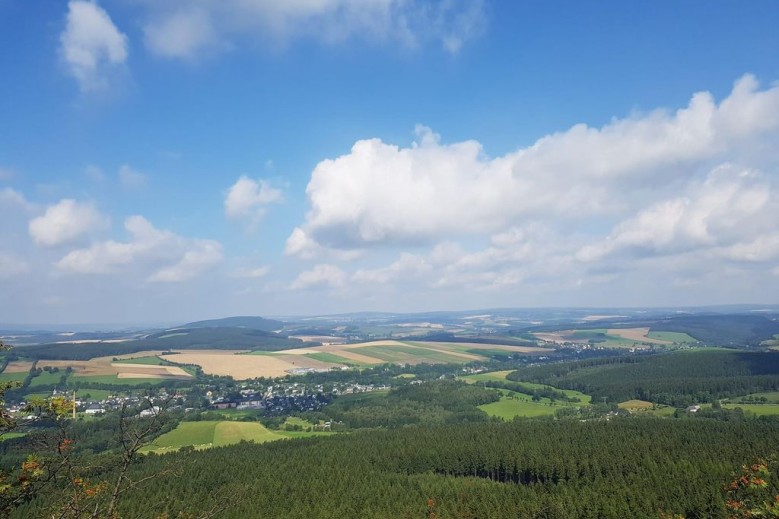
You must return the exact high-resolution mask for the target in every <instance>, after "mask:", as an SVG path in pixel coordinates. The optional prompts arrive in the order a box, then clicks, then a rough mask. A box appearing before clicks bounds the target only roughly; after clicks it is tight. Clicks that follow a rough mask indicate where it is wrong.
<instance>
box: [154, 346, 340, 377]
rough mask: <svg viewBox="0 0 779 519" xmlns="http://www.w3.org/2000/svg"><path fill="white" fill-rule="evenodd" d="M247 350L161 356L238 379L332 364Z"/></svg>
mask: <svg viewBox="0 0 779 519" xmlns="http://www.w3.org/2000/svg"><path fill="white" fill-rule="evenodd" d="M245 353H246V350H186V351H180V352H178V353H176V354H175V355H162V357H161V358H163V359H165V360H169V361H171V362H178V363H181V364H197V365H198V366H200V367H201V368H203V371H204V372H206V373H209V374H212V375H229V376H231V377H233V378H235V379H238V380H245V379H248V378H256V377H283V376H284V375H287V374H288V373H287V370H289V369H295V368H315V369H328V368H330V367H331V366H332V364H327V363H324V362H320V361H316V360H314V359H309V358H307V357H305V356H303V355H297V354H288V353H287V352H275V353H274V354H272V355H270V354H269V355H246V354H245Z"/></svg>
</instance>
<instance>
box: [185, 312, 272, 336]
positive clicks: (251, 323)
mask: <svg viewBox="0 0 779 519" xmlns="http://www.w3.org/2000/svg"><path fill="white" fill-rule="evenodd" d="M181 328H249V329H251V330H261V331H263V332H275V331H276V330H281V329H282V328H284V323H283V322H281V321H274V320H273V319H265V318H263V317H255V316H239V317H225V318H222V319H207V320H205V321H195V322H193V323H187V324H184V325H182V326H181Z"/></svg>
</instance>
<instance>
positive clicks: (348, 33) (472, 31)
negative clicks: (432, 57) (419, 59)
mask: <svg viewBox="0 0 779 519" xmlns="http://www.w3.org/2000/svg"><path fill="white" fill-rule="evenodd" d="M146 5H147V7H148V11H147V20H146V22H145V24H144V27H143V30H144V34H145V42H146V46H147V47H148V48H149V49H150V50H151V51H152V52H154V53H156V54H158V55H160V56H163V57H167V58H179V59H186V60H192V59H197V58H199V57H200V56H202V55H203V54H204V53H210V52H218V51H220V50H222V49H226V48H229V47H231V46H232V45H234V43H233V42H235V41H237V40H241V39H247V38H259V39H263V40H265V41H269V42H271V43H274V44H286V43H287V42H290V41H292V40H296V39H310V38H313V39H317V40H319V41H322V42H325V43H328V44H336V43H340V42H344V41H347V40H350V39H354V38H360V39H363V40H369V41H377V42H395V43H400V44H401V45H404V46H406V47H415V46H419V45H422V44H425V43H427V42H430V41H435V42H438V43H439V44H440V45H441V47H442V48H444V49H445V50H447V51H448V52H451V53H456V52H458V51H459V50H460V48H461V47H462V46H463V44H464V43H465V42H467V41H468V40H470V39H472V38H475V37H477V36H478V35H479V34H480V33H481V32H482V31H483V29H484V26H485V23H486V17H485V13H484V5H483V0H466V1H464V2H451V1H449V0H438V1H433V2H428V1H422V0H377V1H372V2H365V1H364V0H321V1H315V2H312V1H310V0H285V1H283V2H268V1H266V0H222V1H220V2H213V1H211V0H191V1H189V2H186V3H183V2H178V3H173V4H172V3H169V2H168V3H161V2H152V1H148V2H146Z"/></svg>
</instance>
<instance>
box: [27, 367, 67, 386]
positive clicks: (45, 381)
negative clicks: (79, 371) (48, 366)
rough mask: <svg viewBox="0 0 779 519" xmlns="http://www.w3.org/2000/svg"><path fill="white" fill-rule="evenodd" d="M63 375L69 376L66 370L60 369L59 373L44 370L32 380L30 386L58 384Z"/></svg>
mask: <svg viewBox="0 0 779 519" xmlns="http://www.w3.org/2000/svg"><path fill="white" fill-rule="evenodd" d="M63 376H65V378H67V373H66V372H65V371H64V370H60V371H58V372H57V373H51V372H49V371H44V372H42V373H41V374H40V375H38V376H37V377H34V378H33V379H32V380H31V381H30V387H39V386H58V385H60V381H61V380H62V377H63Z"/></svg>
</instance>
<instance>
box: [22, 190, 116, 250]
mask: <svg viewBox="0 0 779 519" xmlns="http://www.w3.org/2000/svg"><path fill="white" fill-rule="evenodd" d="M107 226H108V219H107V218H106V217H105V216H103V215H101V214H100V212H99V211H98V210H97V209H96V208H95V207H94V206H93V205H92V204H89V203H79V202H76V201H75V200H72V199H63V200H61V201H60V202H58V203H57V204H55V205H51V206H49V207H47V208H46V212H45V213H44V214H43V215H42V216H39V217H37V218H34V219H33V220H31V221H30V224H29V226H28V230H29V233H30V236H31V237H32V239H33V240H34V241H35V242H36V243H37V244H39V245H44V246H47V247H52V246H57V245H62V244H65V243H71V242H74V241H77V240H80V239H81V238H83V237H84V236H86V235H87V234H90V233H92V232H94V231H98V230H101V229H105V228H106V227H107Z"/></svg>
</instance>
